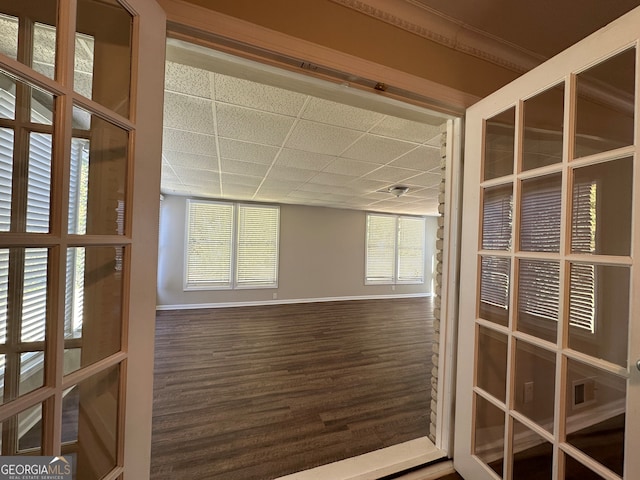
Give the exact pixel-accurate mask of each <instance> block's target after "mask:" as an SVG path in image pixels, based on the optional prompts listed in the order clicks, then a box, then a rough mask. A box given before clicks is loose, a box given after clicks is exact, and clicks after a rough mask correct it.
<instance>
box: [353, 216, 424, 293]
mask: <svg viewBox="0 0 640 480" xmlns="http://www.w3.org/2000/svg"><path fill="white" fill-rule="evenodd" d="M424 273H425V219H424V218H423V217H406V216H399V215H383V214H373V213H370V214H367V238H366V267H365V283H366V284H369V285H370V284H398V283H406V284H409V283H424Z"/></svg>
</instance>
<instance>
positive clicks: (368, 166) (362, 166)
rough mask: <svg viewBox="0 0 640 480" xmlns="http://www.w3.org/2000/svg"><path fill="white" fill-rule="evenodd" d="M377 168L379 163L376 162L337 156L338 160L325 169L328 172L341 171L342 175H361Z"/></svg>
mask: <svg viewBox="0 0 640 480" xmlns="http://www.w3.org/2000/svg"><path fill="white" fill-rule="evenodd" d="M376 168H378V165H376V164H374V163H368V162H360V161H358V160H351V159H347V158H336V160H335V161H334V162H332V163H330V164H329V165H327V167H326V168H325V169H324V170H323V171H324V172H326V173H339V174H341V175H349V176H353V177H360V176H362V175H366V174H367V173H370V172H371V171H373V170H375V169H376Z"/></svg>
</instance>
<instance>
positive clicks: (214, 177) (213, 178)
mask: <svg viewBox="0 0 640 480" xmlns="http://www.w3.org/2000/svg"><path fill="white" fill-rule="evenodd" d="M176 173H177V174H178V176H179V177H180V180H181V181H182V183H184V184H186V185H209V184H218V183H219V182H220V175H219V174H218V173H217V172H212V171H210V170H198V169H195V168H181V169H180V170H179V171H178V172H176Z"/></svg>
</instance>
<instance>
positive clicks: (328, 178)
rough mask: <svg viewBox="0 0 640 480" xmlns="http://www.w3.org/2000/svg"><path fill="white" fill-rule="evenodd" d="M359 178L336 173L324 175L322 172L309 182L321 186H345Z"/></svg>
mask: <svg viewBox="0 0 640 480" xmlns="http://www.w3.org/2000/svg"><path fill="white" fill-rule="evenodd" d="M356 178H357V177H353V176H349V175H338V174H336V173H324V172H321V173H319V174H317V175H316V176H315V177H313V178H312V179H311V180H310V181H309V182H310V183H317V184H320V185H345V184H347V183H349V182H350V181H352V180H354V179H356Z"/></svg>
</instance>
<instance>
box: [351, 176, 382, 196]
mask: <svg viewBox="0 0 640 480" xmlns="http://www.w3.org/2000/svg"><path fill="white" fill-rule="evenodd" d="M390 186H391V184H390V182H386V181H383V180H372V179H370V178H358V179H357V180H354V181H353V182H350V183H349V187H350V188H352V189H353V191H354V192H357V193H358V194H360V195H364V194H366V193H371V192H377V191H378V190H383V189H385V190H386V189H387V188H389V187H390Z"/></svg>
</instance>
